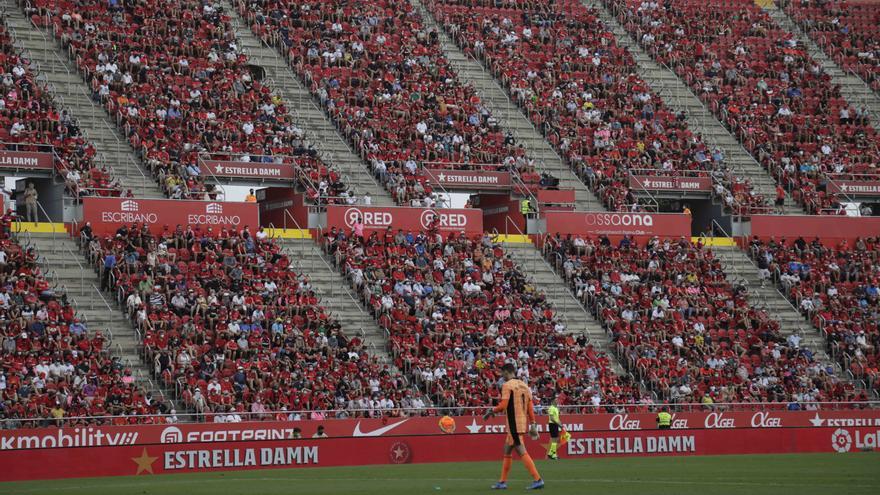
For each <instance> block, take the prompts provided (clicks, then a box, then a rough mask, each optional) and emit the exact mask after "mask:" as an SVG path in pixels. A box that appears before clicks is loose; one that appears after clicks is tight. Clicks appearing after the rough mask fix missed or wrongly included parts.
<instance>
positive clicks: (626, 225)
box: [544, 211, 691, 237]
mask: <svg viewBox="0 0 880 495" xmlns="http://www.w3.org/2000/svg"><path fill="white" fill-rule="evenodd" d="M544 218H545V219H546V222H547V234H549V235H555V234H556V233H559V234H562V235H565V234H572V235H581V236H598V235H607V236H623V235H629V236H635V237H641V236H655V235H656V236H659V237H681V236H685V237H690V234H691V217H690V215H685V214H680V213H629V212H582V211H548V212H546V213H545V214H544Z"/></svg>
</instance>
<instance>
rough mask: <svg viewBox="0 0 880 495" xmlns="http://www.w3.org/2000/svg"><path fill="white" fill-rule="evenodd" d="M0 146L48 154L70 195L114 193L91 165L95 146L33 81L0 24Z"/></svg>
mask: <svg viewBox="0 0 880 495" xmlns="http://www.w3.org/2000/svg"><path fill="white" fill-rule="evenodd" d="M0 81H2V85H3V87H2V90H0V91H2V94H0V149H5V150H15V151H32V152H42V153H53V154H54V156H55V168H56V170H57V172H58V173H59V174H60V175H61V177H62V178H63V179H64V182H65V186H66V188H67V191H68V192H69V193H70V194H71V195H72V196H74V197H77V198H78V197H82V196H95V195H97V196H119V195H120V194H121V190H120V188H119V185H118V184H117V183H116V181H115V180H113V178H112V177H111V174H110V173H109V172H108V171H107V170H104V169H102V168H99V167H98V166H97V164H96V163H95V148H94V146H92V144H91V143H89V142H88V141H86V140H85V138H83V136H82V134H81V133H80V129H79V127H78V125H77V123H76V121H74V120H73V119H72V118H71V117H70V115H68V113H67V111H65V110H63V109H61V110H59V108H58V107H57V105H56V104H55V102H54V101H53V98H52V96H51V95H50V94H49V92H48V91H46V89H45V88H44V87H42V86H41V85H40V84H39V83H37V81H36V74H34V72H33V71H32V70H31V67H30V62H29V61H28V60H27V59H26V58H24V57H22V56H21V54H20V53H19V52H18V50H16V48H15V47H14V46H13V44H12V39H11V37H10V35H9V33H8V32H7V30H6V26H5V24H2V23H0Z"/></svg>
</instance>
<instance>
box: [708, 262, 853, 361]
mask: <svg viewBox="0 0 880 495" xmlns="http://www.w3.org/2000/svg"><path fill="white" fill-rule="evenodd" d="M712 250H713V252H714V253H715V255H716V257H717V258H718V259H719V260H720V261H721V264H722V266H723V268H724V272H725V273H726V274H727V279H728V280H729V281H730V282H731V283H734V284H737V283H744V284H745V285H746V287H747V288H748V291H749V303H750V304H751V305H752V306H754V307H757V308H761V309H764V310H766V311H767V313H768V314H769V315H770V316H771V317H772V318H773V319H775V320H776V321H778V322H779V323H780V326H781V328H780V333H781V334H782V336H783V337H786V338H787V337H788V336H789V335H791V334H792V333H794V332H796V331H799V332H800V335H801V337H802V340H801V346H802V347H806V348H809V349H810V350H812V351H813V352H814V353H815V357H816V358H817V359H818V360H819V361H820V362H822V363H823V364H825V365H828V364H831V365H832V366H833V367H834V370H835V373H836V374H837V376H838V377H841V378H845V376H846V374H845V373H843V372H842V370H841V368H840V365H838V364H837V361H834V360H833V359H832V358H831V357H830V356H829V355H828V353H827V349H828V347H827V343H826V342H825V337H824V336H823V335H822V334H821V333H820V332H819V330H818V329H816V328H815V327H813V325H811V324H810V322H809V321H807V320H806V319H805V318H804V317H803V316H802V315H801V314H800V312H798V311H797V309H795V308H794V306H792V305H791V303H790V302H789V301H788V299H787V298H786V297H785V295H784V294H782V293H781V292H779V291H778V290H777V289H776V286H775V285H774V284H773V282H772V281H768V282H767V284H766V286H764V287H761V278H760V277H759V276H758V267H757V266H755V265H754V264H753V263H752V260H751V259H749V257H748V254H747V253H746V251H744V250H742V249H740V248H739V247H736V246H733V247H713V248H712Z"/></svg>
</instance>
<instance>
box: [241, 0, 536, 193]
mask: <svg viewBox="0 0 880 495" xmlns="http://www.w3.org/2000/svg"><path fill="white" fill-rule="evenodd" d="M239 9H240V12H242V13H243V14H244V15H245V16H247V17H248V19H249V20H250V21H251V22H252V28H253V30H254V32H255V33H256V34H257V35H258V36H259V37H260V38H262V39H263V40H265V41H266V42H267V43H270V44H273V45H275V46H276V47H278V49H279V50H280V51H282V53H283V54H284V55H285V56H286V57H287V58H288V60H289V61H290V64H291V66H292V67H293V69H294V70H295V71H296V72H297V73H298V74H299V75H300V76H301V77H302V78H303V80H304V81H305V82H306V84H307V85H308V87H309V89H310V90H311V91H312V93H313V94H315V95H316V96H317V98H318V100H319V101H320V103H321V105H322V106H323V107H324V109H325V110H326V111H327V113H328V114H329V115H330V117H331V118H332V119H333V121H334V122H335V123H336V126H337V128H338V129H339V130H340V131H342V133H343V134H344V135H345V136H346V138H348V139H349V141H350V142H351V143H352V144H353V146H354V147H355V148H356V149H357V151H358V152H359V153H360V155H361V157H362V158H363V159H364V160H365V161H367V162H368V163H369V165H370V168H371V171H372V173H373V174H374V175H375V176H376V177H377V178H378V179H379V180H380V181H381V182H382V183H383V184H384V185H385V187H386V188H387V189H388V191H389V192H390V193H391V194H392V196H393V197H394V198H395V200H396V201H397V203H399V204H407V205H413V206H433V204H434V203H435V202H436V198H434V197H432V192H434V191H433V190H432V186H431V184H430V183H429V182H428V181H427V179H426V177H425V174H424V171H423V169H422V167H424V166H428V167H431V168H452V169H480V168H485V169H505V170H510V171H512V172H515V173H516V174H517V175H519V176H520V177H521V179H522V181H523V182H525V183H527V184H529V185H532V186H534V185H536V184H537V183H538V181H539V180H540V176H539V175H538V174H536V173H535V164H534V163H533V161H532V160H531V159H530V158H529V157H528V156H527V155H526V153H525V150H524V148H522V147H521V146H519V145H517V144H516V142H515V141H514V137H513V135H512V134H510V133H504V132H503V131H502V129H501V128H500V127H499V125H498V122H497V120H496V119H495V117H493V116H492V114H491V113H490V112H489V110H488V109H487V108H486V106H485V105H483V103H482V102H481V100H480V98H479V96H477V94H476V92H475V91H474V89H473V88H472V87H471V86H469V85H465V84H462V83H461V82H460V81H459V80H458V78H457V76H456V74H455V71H454V70H453V69H452V68H451V67H450V65H449V61H448V60H446V58H445V57H444V55H443V51H442V49H441V47H440V44H439V43H438V36H437V33H436V32H433V31H429V30H427V29H426V28H425V27H424V24H423V23H422V20H421V18H420V16H419V15H418V14H417V13H416V12H415V11H414V9H413V7H412V5H410V3H409V2H408V1H406V0H380V1H375V2H348V1H344V0H332V1H331V0H323V1H315V0H311V1H303V0H296V1H292V2H280V1H277V0H247V1H246V2H245V1H243V2H240V3H239Z"/></svg>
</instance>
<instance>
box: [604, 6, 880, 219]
mask: <svg viewBox="0 0 880 495" xmlns="http://www.w3.org/2000/svg"><path fill="white" fill-rule="evenodd" d="M607 3H608V4H609V5H610V6H611V7H612V9H613V10H614V11H615V12H616V13H617V16H618V19H619V20H620V21H621V23H622V24H623V25H624V26H625V27H626V29H627V30H628V31H629V32H630V33H631V34H632V35H633V36H635V37H637V39H638V40H639V42H640V43H641V45H642V46H643V47H644V48H645V49H646V50H647V51H648V52H649V53H650V54H651V56H652V57H654V59H656V60H657V61H658V62H660V63H662V64H664V65H666V66H668V67H670V68H671V69H672V70H673V71H675V72H676V73H677V74H678V75H679V76H680V77H681V78H682V79H683V80H684V81H685V82H686V84H687V85H688V86H690V88H691V90H692V91H693V92H694V94H696V95H697V96H698V97H699V98H701V99H702V100H703V101H704V102H705V103H706V105H707V106H708V107H709V108H710V110H711V111H712V112H714V113H715V115H716V116H717V117H718V118H719V119H720V120H721V121H722V122H723V123H724V124H725V125H726V126H727V127H728V128H729V129H730V130H731V132H733V133H734V134H735V135H736V136H737V137H738V138H739V140H740V141H741V142H742V143H743V145H744V146H745V148H746V149H747V150H748V151H749V152H750V153H751V154H752V155H753V156H754V157H755V159H757V160H758V161H759V162H760V163H761V164H762V165H763V166H764V167H766V168H767V169H768V170H769V171H770V173H771V174H772V175H773V176H774V177H776V179H777V181H778V182H779V183H780V184H781V185H783V187H785V188H786V189H787V190H788V191H790V192H791V194H792V197H793V198H794V199H795V200H796V201H798V202H800V203H802V204H803V205H804V207H805V209H806V210H807V212H809V213H816V214H823V213H830V214H838V213H841V212H842V209H841V208H840V200H841V198H840V197H838V195H837V194H835V193H832V192H830V191H828V190H827V174H847V175H848V178H850V179H855V180H871V179H873V180H876V178H877V177H878V170H877V163H878V162H880V137H878V135H877V132H876V130H875V129H874V128H873V127H871V125H870V122H869V119H868V109H867V108H866V107H854V106H853V105H851V104H849V103H848V102H847V101H846V100H845V99H844V98H843V97H842V96H841V93H840V88H839V87H838V86H837V85H835V84H833V83H832V81H831V78H830V77H829V75H828V74H827V73H825V72H824V71H823V70H822V67H821V66H820V65H819V63H818V62H816V61H815V60H814V59H813V58H811V57H810V56H809V54H808V53H807V50H806V48H805V47H804V46H803V44H802V43H801V42H799V41H798V40H797V39H796V38H795V36H794V35H793V34H791V33H789V32H787V31H785V30H784V29H782V28H780V27H779V26H778V25H776V23H775V22H774V21H773V20H772V19H771V17H770V16H769V14H767V13H766V12H764V11H763V10H762V9H761V7H759V6H757V5H756V3H755V2H753V1H751V0H708V1H703V0H664V1H662V2H661V1H641V0H608V1H607Z"/></svg>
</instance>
